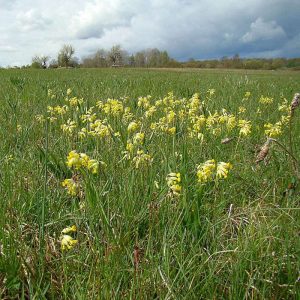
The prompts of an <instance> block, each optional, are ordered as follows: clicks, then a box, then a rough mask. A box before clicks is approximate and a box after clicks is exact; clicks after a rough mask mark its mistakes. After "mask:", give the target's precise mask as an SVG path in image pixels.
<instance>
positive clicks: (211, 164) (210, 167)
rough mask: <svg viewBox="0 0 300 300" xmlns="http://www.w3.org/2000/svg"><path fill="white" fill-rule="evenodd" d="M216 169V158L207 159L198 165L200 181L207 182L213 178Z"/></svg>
mask: <svg viewBox="0 0 300 300" xmlns="http://www.w3.org/2000/svg"><path fill="white" fill-rule="evenodd" d="M215 169H216V161H215V160H214V159H210V160H207V161H206V162H205V163H203V164H200V165H199V166H198V167H197V177H198V182H200V183H205V182H208V181H211V180H213V175H214V171H215Z"/></svg>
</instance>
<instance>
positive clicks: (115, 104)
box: [102, 99, 124, 116]
mask: <svg viewBox="0 0 300 300" xmlns="http://www.w3.org/2000/svg"><path fill="white" fill-rule="evenodd" d="M102 109H103V111H104V112H105V113H106V114H107V115H114V116H118V115H120V114H122V113H123V111H124V107H123V104H122V102H121V101H119V100H116V99H108V100H107V101H106V103H105V104H104V105H103V107H102Z"/></svg>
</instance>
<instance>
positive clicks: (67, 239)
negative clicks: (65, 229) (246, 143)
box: [60, 234, 78, 251]
mask: <svg viewBox="0 0 300 300" xmlns="http://www.w3.org/2000/svg"><path fill="white" fill-rule="evenodd" d="M77 243H78V240H75V239H74V238H72V237H71V236H70V235H68V234H64V235H62V236H61V239H60V244H61V250H62V251H68V250H71V249H72V248H73V247H74V246H75V245H76V244H77Z"/></svg>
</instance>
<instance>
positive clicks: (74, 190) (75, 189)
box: [61, 178, 80, 196]
mask: <svg viewBox="0 0 300 300" xmlns="http://www.w3.org/2000/svg"><path fill="white" fill-rule="evenodd" d="M61 185H62V186H63V187H64V188H66V190H67V192H68V194H69V195H71V196H76V195H78V193H79V191H80V185H79V183H78V182H76V181H75V180H74V179H73V178H68V179H65V180H64V181H63V182H62V183H61Z"/></svg>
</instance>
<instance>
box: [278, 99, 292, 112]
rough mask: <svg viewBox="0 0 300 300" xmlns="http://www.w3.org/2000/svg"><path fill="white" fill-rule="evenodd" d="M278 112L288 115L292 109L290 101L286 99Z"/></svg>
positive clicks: (279, 106)
mask: <svg viewBox="0 0 300 300" xmlns="http://www.w3.org/2000/svg"><path fill="white" fill-rule="evenodd" d="M278 110H279V111H282V112H286V113H290V112H291V107H290V106H289V103H288V100H287V99H286V98H284V99H283V102H282V103H281V104H279V105H278Z"/></svg>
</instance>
